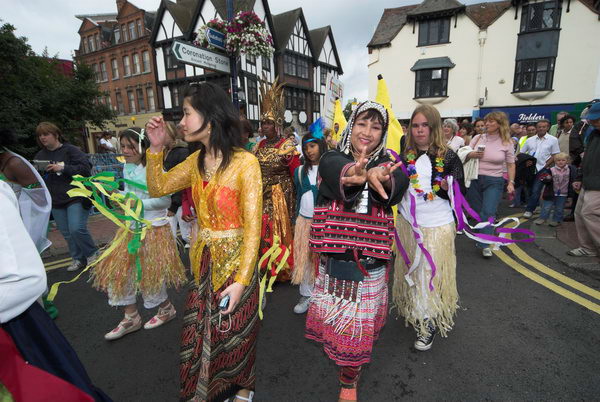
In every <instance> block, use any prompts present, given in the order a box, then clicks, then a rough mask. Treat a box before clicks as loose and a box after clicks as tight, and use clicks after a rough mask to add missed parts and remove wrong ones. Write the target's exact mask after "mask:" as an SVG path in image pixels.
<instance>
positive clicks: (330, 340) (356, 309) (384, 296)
mask: <svg viewBox="0 0 600 402" xmlns="http://www.w3.org/2000/svg"><path fill="white" fill-rule="evenodd" d="M325 264H326V258H323V257H322V258H321V260H320V263H319V274H318V277H317V280H316V282H315V289H314V291H313V296H312V298H311V304H310V307H309V309H308V315H307V317H306V335H305V336H306V337H307V338H308V339H312V340H314V341H317V342H320V343H322V344H323V349H324V350H325V353H326V354H327V356H329V358H330V359H331V360H333V361H334V362H335V364H337V365H338V366H350V367H359V366H361V365H363V364H366V363H369V362H370V361H371V353H372V351H373V344H374V342H375V341H376V340H377V338H378V337H379V333H380V331H381V329H382V328H383V326H384V324H385V321H386V318H387V309H388V288H387V278H386V277H387V274H386V267H381V268H379V269H375V270H370V271H369V276H368V277H365V279H364V280H363V282H360V284H361V285H360V299H359V300H357V301H348V300H345V299H342V298H339V297H334V296H332V295H331V294H328V293H329V292H326V288H329V289H331V288H332V287H337V288H338V289H340V288H341V289H346V290H347V289H350V288H351V287H352V286H353V284H354V286H356V282H351V281H340V280H338V281H335V282H336V283H335V285H334V286H332V285H331V283H332V281H334V280H333V279H332V278H329V277H328V276H327V275H326V270H325Z"/></svg>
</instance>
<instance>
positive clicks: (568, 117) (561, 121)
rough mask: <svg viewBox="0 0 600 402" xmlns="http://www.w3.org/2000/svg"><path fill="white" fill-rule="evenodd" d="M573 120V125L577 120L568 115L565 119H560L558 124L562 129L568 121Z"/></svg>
mask: <svg viewBox="0 0 600 402" xmlns="http://www.w3.org/2000/svg"><path fill="white" fill-rule="evenodd" d="M569 119H570V120H573V123H575V122H576V121H577V119H576V118H575V117H573V116H571V115H570V114H567V115H566V116H565V117H563V118H562V119H560V121H559V122H558V124H559V125H560V126H561V127H562V126H563V124H565V122H566V121H567V120H569Z"/></svg>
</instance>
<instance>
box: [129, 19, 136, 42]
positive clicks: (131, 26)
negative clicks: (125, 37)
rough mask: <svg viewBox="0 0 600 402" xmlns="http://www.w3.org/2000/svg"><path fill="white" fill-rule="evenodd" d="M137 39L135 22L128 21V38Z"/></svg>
mask: <svg viewBox="0 0 600 402" xmlns="http://www.w3.org/2000/svg"><path fill="white" fill-rule="evenodd" d="M134 39H137V32H136V31H135V24H134V23H133V22H130V23H129V40H134Z"/></svg>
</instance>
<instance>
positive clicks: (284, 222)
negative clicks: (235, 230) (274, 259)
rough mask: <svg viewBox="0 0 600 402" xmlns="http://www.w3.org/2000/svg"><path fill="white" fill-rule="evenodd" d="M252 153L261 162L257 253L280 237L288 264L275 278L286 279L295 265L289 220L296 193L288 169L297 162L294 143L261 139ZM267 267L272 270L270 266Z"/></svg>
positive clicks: (283, 140) (290, 219)
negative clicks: (260, 200)
mask: <svg viewBox="0 0 600 402" xmlns="http://www.w3.org/2000/svg"><path fill="white" fill-rule="evenodd" d="M255 154H256V158H257V159H258V162H259V163H260V170H261V172H262V180H263V216H262V234H261V242H260V254H261V255H263V254H265V253H267V252H268V250H269V249H270V248H271V247H274V246H277V244H274V239H279V240H280V245H279V246H280V247H284V248H285V249H287V250H289V251H290V253H289V257H288V259H287V266H286V267H285V268H284V269H283V270H282V271H280V272H279V274H278V275H277V279H278V280H280V281H287V280H289V279H290V276H291V268H292V267H293V265H294V260H293V253H292V245H293V243H294V238H293V233H294V232H293V229H292V223H291V222H292V217H293V216H294V213H295V211H296V196H295V192H294V182H293V180H292V175H291V172H293V171H294V169H296V167H298V166H299V165H300V162H299V159H298V155H297V151H296V145H295V144H294V142H293V141H292V140H290V139H279V140H278V141H277V142H275V143H269V142H267V140H263V141H261V142H260V143H259V144H258V146H257V148H256V151H255ZM275 243H277V242H275ZM281 255H283V254H281ZM261 268H265V267H264V266H263V267H261ZM267 268H268V269H271V270H272V269H274V267H273V266H269V267H267Z"/></svg>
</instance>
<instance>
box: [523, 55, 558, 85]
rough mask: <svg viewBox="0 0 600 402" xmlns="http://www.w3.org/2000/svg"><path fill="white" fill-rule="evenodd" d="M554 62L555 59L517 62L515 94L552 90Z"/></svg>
mask: <svg viewBox="0 0 600 402" xmlns="http://www.w3.org/2000/svg"><path fill="white" fill-rule="evenodd" d="M554 60H555V59H554V57H548V58H544V59H529V60H517V65H516V68H515V83H514V88H513V90H514V92H527V91H544V90H551V89H552V80H553V78H554Z"/></svg>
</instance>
